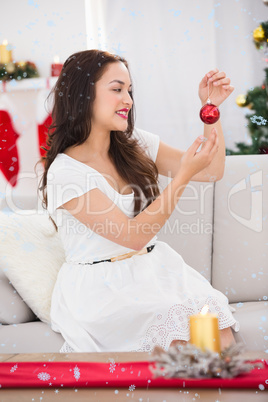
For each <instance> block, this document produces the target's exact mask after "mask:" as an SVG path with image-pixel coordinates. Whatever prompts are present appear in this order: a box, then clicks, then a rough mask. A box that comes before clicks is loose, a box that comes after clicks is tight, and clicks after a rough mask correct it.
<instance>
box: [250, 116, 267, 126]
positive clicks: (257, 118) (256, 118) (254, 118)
mask: <svg viewBox="0 0 268 402" xmlns="http://www.w3.org/2000/svg"><path fill="white" fill-rule="evenodd" d="M250 120H251V121H252V123H255V124H257V125H258V126H261V125H263V126H265V125H266V123H267V120H266V119H264V118H263V117H262V116H256V115H255V116H252V117H251V118H250Z"/></svg>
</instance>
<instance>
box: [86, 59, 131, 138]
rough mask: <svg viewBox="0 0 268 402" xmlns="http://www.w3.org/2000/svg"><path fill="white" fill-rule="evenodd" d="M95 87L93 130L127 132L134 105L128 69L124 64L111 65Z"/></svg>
mask: <svg viewBox="0 0 268 402" xmlns="http://www.w3.org/2000/svg"><path fill="white" fill-rule="evenodd" d="M95 85H96V89H95V90H96V98H95V101H94V104H93V116H92V129H98V130H107V131H108V132H110V131H125V130H126V129H127V127H128V113H129V110H130V109H131V106H132V104H133V101H132V99H131V96H130V92H131V81H130V77H129V73H128V69H127V68H126V66H125V65H124V64H123V63H122V62H116V63H110V64H108V66H107V67H106V70H105V72H104V74H103V75H102V77H101V79H100V80H99V81H97V82H96V84H95Z"/></svg>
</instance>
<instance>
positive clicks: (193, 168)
mask: <svg viewBox="0 0 268 402" xmlns="http://www.w3.org/2000/svg"><path fill="white" fill-rule="evenodd" d="M203 139H204V137H203V136H201V137H197V139H196V140H195V141H194V142H193V144H192V145H191V146H190V147H189V148H188V149H187V151H186V152H185V153H184V155H183V156H182V158H181V162H180V172H181V173H183V174H185V176H186V177H188V178H189V180H191V178H192V177H193V176H194V175H195V174H196V173H198V172H200V171H201V170H203V169H205V168H206V167H207V166H208V165H209V164H210V163H211V161H212V159H213V158H214V157H215V155H216V153H217V152H218V148H219V138H218V134H217V131H216V129H215V128H213V129H212V131H211V134H210V136H209V139H208V140H207V141H206V143H205V144H204V145H203V146H202V148H201V150H200V151H199V152H197V149H198V148H199V147H200V145H201V144H202V143H203Z"/></svg>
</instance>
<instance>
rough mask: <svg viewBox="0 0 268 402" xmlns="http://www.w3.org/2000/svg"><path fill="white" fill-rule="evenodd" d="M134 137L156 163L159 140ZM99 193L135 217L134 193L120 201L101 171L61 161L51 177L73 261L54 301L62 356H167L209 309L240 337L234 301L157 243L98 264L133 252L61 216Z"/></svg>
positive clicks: (51, 198)
mask: <svg viewBox="0 0 268 402" xmlns="http://www.w3.org/2000/svg"><path fill="white" fill-rule="evenodd" d="M133 135H134V136H136V138H138V139H139V142H140V145H141V146H142V147H144V149H145V150H146V152H147V153H148V155H149V156H150V157H151V159H153V160H154V161H155V160H156V156H157V152H158V147H159V136H157V135H155V134H152V133H149V132H146V131H144V130H140V129H135V130H134V133H133ZM94 188H98V189H99V190H101V191H102V192H103V193H105V194H106V195H107V196H108V197H109V198H110V199H111V200H112V201H113V202H114V203H115V204H116V205H117V206H118V207H119V208H121V210H122V211H123V212H124V213H125V214H126V215H127V216H128V217H133V216H134V214H133V209H134V193H131V194H126V195H122V194H119V193H118V192H117V191H116V190H115V189H114V188H113V187H112V186H111V185H110V184H109V183H108V181H107V180H106V178H105V177H104V176H103V175H102V174H101V173H99V172H98V171H96V170H95V169H93V168H91V167H89V166H88V165H86V164H84V163H82V162H79V161H77V160H75V159H73V158H71V157H70V156H68V155H66V154H62V153H61V154H58V155H57V157H56V159H55V160H54V161H53V163H52V164H51V166H50V168H49V171H48V181H47V197H48V211H49V213H50V214H51V216H52V217H53V219H54V220H55V222H56V223H57V226H58V231H59V235H60V237H61V239H62V243H63V247H64V250H65V256H66V262H65V263H64V264H63V265H62V267H61V269H60V271H59V273H58V277H57V280H56V284H55V287H54V290H53V294H52V300H51V328H52V330H53V331H55V332H59V333H61V334H62V336H63V338H64V340H65V342H64V344H63V346H62V348H61V349H60V352H71V351H75V352H113V351H116V352H124V351H146V352H150V351H152V350H153V349H154V347H155V346H156V345H159V346H161V347H163V348H164V349H165V350H167V349H168V348H169V346H170V344H171V342H172V341H173V340H175V339H181V340H186V341H188V340H189V338H190V336H189V316H190V315H193V314H196V313H199V312H200V310H201V309H202V307H203V306H204V305H205V304H208V305H209V308H210V311H211V312H213V313H216V314H217V315H218V320H219V328H220V329H223V328H227V327H232V328H233V329H234V330H235V331H238V330H239V323H238V322H237V321H236V320H235V318H234V316H233V314H232V311H233V310H232V309H231V307H230V306H229V304H228V299H227V297H226V296H225V295H224V294H223V293H221V292H220V291H218V290H216V289H214V288H213V287H212V286H211V284H210V283H209V282H208V281H207V280H206V279H205V278H204V277H203V276H202V275H201V274H200V273H198V272H197V271H196V270H195V269H193V268H191V267H190V266H189V265H187V264H186V263H185V261H184V260H183V258H182V257H181V255H180V254H178V253H177V252H176V251H174V250H173V249H172V248H171V247H170V246H169V245H168V244H166V243H164V242H162V241H158V240H157V237H156V236H155V237H154V238H153V239H152V240H151V241H150V242H149V243H148V244H147V246H150V245H153V244H154V245H155V247H154V248H153V250H152V251H151V252H149V253H148V254H144V255H136V256H132V257H131V258H128V259H125V260H121V261H115V262H101V263H98V264H93V265H92V262H93V261H99V260H104V259H109V258H111V257H115V256H118V255H121V254H125V253H127V252H129V251H133V250H131V249H129V248H126V247H123V246H120V245H119V244H116V243H114V242H112V241H110V240H107V239H106V238H104V237H103V236H102V233H103V230H105V228H104V227H103V226H98V224H96V226H95V228H92V229H93V230H91V229H89V228H88V227H87V226H86V225H84V224H82V223H81V222H80V221H78V220H77V219H76V218H74V217H73V215H71V214H70V213H69V212H68V211H67V210H65V209H63V208H61V209H59V207H60V206H61V205H62V204H64V203H65V202H67V201H69V200H71V199H72V198H74V197H79V196H81V195H82V194H85V193H87V192H90V191H91V190H92V189H94ZM119 229H120V228H118V230H119ZM115 230H116V228H115ZM90 263H91V264H90Z"/></svg>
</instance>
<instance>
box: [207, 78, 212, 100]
mask: <svg viewBox="0 0 268 402" xmlns="http://www.w3.org/2000/svg"><path fill="white" fill-rule="evenodd" d="M207 86H208V100H207V104H209V105H210V104H211V100H210V99H209V80H207Z"/></svg>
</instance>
